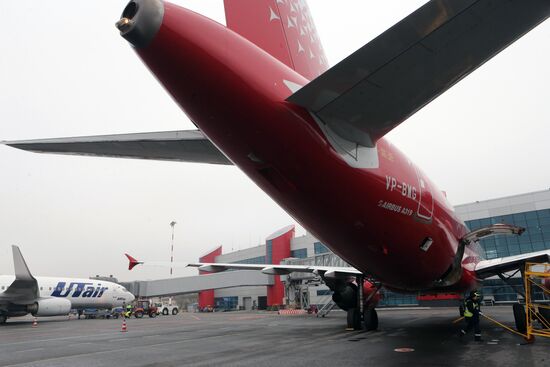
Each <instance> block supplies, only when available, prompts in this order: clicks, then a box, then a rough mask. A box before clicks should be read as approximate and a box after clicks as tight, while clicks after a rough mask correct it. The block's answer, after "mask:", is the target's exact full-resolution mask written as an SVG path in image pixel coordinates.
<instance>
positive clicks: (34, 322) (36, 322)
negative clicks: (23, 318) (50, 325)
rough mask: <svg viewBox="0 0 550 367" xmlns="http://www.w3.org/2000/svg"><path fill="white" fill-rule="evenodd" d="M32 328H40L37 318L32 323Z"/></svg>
mask: <svg viewBox="0 0 550 367" xmlns="http://www.w3.org/2000/svg"><path fill="white" fill-rule="evenodd" d="M32 327H38V321H36V317H35V318H34V320H33V322H32Z"/></svg>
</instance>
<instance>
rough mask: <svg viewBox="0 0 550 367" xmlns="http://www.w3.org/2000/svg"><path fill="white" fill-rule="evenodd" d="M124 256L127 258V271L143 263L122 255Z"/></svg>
mask: <svg viewBox="0 0 550 367" xmlns="http://www.w3.org/2000/svg"><path fill="white" fill-rule="evenodd" d="M124 255H126V257H127V258H128V261H129V262H130V263H129V264H128V270H132V269H133V268H134V266H136V265H139V264H143V261H137V260H136V259H134V258H133V257H132V256H130V255H128V254H124Z"/></svg>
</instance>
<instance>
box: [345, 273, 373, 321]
mask: <svg viewBox="0 0 550 367" xmlns="http://www.w3.org/2000/svg"><path fill="white" fill-rule="evenodd" d="M357 284H358V286H357V292H356V295H357V303H356V305H357V307H354V308H350V309H348V310H347V313H348V314H347V321H348V322H347V324H348V326H347V328H348V329H353V330H363V329H364V330H366V331H371V330H376V329H378V313H377V312H376V309H375V307H374V305H375V303H376V302H374V303H371V302H372V299H373V297H374V296H375V295H376V293H378V290H379V289H380V286H377V287H376V289H375V290H374V291H371V292H369V295H368V297H367V298H366V299H365V296H364V293H363V286H364V278H363V277H361V276H358V277H357Z"/></svg>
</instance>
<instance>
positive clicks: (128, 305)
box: [124, 304, 132, 318]
mask: <svg viewBox="0 0 550 367" xmlns="http://www.w3.org/2000/svg"><path fill="white" fill-rule="evenodd" d="M130 316H132V305H131V304H127V305H126V312H125V314H124V317H128V318H129V317H130Z"/></svg>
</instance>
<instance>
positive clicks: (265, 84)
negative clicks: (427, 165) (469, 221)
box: [136, 3, 475, 290]
mask: <svg viewBox="0 0 550 367" xmlns="http://www.w3.org/2000/svg"><path fill="white" fill-rule="evenodd" d="M164 6H165V10H164V17H163V20H162V25H161V27H160V29H159V31H158V33H157V34H156V36H155V37H154V39H153V41H152V42H151V43H150V44H149V45H148V46H146V47H143V48H137V49H136V51H137V53H138V54H139V56H140V57H141V58H142V59H143V61H144V62H145V64H146V65H147V66H148V67H149V68H150V70H151V71H152V72H153V73H154V74H155V75H156V77H157V78H158V80H159V81H160V82H161V83H162V84H163V85H164V87H165V88H166V89H167V91H168V92H169V93H170V94H171V95H172V96H173V98H174V99H175V101H176V102H177V103H178V104H179V106H180V107H181V108H182V110H183V111H184V112H185V113H186V114H187V115H188V116H189V118H190V119H191V120H192V121H193V122H194V123H195V124H196V125H197V126H198V127H199V128H200V129H201V130H202V131H203V132H204V134H205V135H206V136H208V138H209V139H210V140H211V141H212V142H213V143H214V144H215V145H216V146H217V147H218V148H219V149H220V150H221V151H223V152H224V154H225V155H226V156H227V157H228V158H229V159H230V160H231V161H232V162H233V163H234V164H235V165H236V166H238V167H239V168H240V169H242V170H243V171H244V172H245V173H246V174H247V175H248V176H249V177H250V178H251V179H252V180H253V181H254V182H255V183H256V184H257V185H258V186H259V187H260V188H261V189H262V190H264V191H265V192H266V193H267V194H268V195H269V196H270V197H271V198H273V199H274V200H275V201H276V202H277V203H278V204H279V205H280V206H281V207H283V208H284V209H285V210H286V211H287V212H288V213H289V214H290V215H291V216H292V217H294V218H295V219H296V220H297V221H299V222H300V223H301V224H302V225H303V226H304V227H305V228H306V229H307V230H308V231H310V232H311V233H312V234H313V235H315V236H316V237H317V238H319V239H320V240H321V241H322V242H323V243H325V244H326V245H327V246H328V247H330V248H331V249H332V250H333V251H334V252H335V253H336V254H338V255H339V256H341V257H342V258H343V259H344V260H345V261H347V262H349V263H350V264H352V265H353V266H355V267H356V268H357V269H359V270H361V271H363V272H365V273H366V274H370V275H372V276H374V277H376V278H377V279H379V280H380V281H382V283H383V284H385V285H386V286H389V287H390V288H393V289H397V290H428V289H431V288H433V287H434V282H435V281H437V280H439V279H441V277H442V276H443V275H444V274H445V273H446V272H448V270H449V268H450V266H451V264H452V263H453V260H454V258H455V255H456V253H457V248H458V243H459V239H460V238H461V237H462V236H464V235H465V234H466V233H467V228H466V227H465V225H464V223H463V222H462V221H461V220H460V219H459V218H458V217H457V216H456V215H455V214H454V212H453V209H452V207H451V206H450V205H449V204H448V203H447V201H446V199H445V197H444V195H443V194H442V193H441V192H440V190H438V189H437V188H436V186H435V185H434V184H433V183H432V182H431V181H430V180H429V179H428V178H427V177H426V176H425V175H424V174H423V173H422V172H421V171H420V170H419V169H418V168H417V167H416V166H415V165H414V164H413V163H411V161H410V160H409V159H408V158H407V157H406V156H405V155H404V154H403V153H401V152H400V151H399V150H398V149H397V148H396V147H394V146H393V145H392V144H391V143H389V142H388V141H387V140H385V139H383V138H382V139H381V140H379V141H378V142H377V148H376V149H377V153H378V154H377V155H378V161H379V163H378V167H377V168H355V167H352V166H350V165H349V164H348V163H346V161H345V160H343V159H342V156H341V155H340V154H338V152H337V151H336V150H335V149H334V148H333V146H332V145H331V143H330V142H329V140H328V139H327V137H326V136H325V134H324V133H323V131H322V130H321V128H320V127H319V124H318V123H317V122H316V120H315V119H314V118H313V116H312V115H311V114H310V113H309V112H308V111H306V110H304V109H303V108H301V107H298V106H296V105H293V104H291V103H288V102H286V101H285V99H286V98H287V97H289V96H290V95H291V94H292V91H291V90H290V89H289V87H287V85H286V84H285V82H284V81H285V80H286V81H290V82H293V83H296V84H299V85H305V84H307V83H308V80H307V79H305V78H304V77H302V76H301V75H299V74H298V73H296V72H295V71H294V70H292V69H291V68H289V67H287V66H286V65H284V64H283V63H281V62H280V61H278V60H277V59H275V58H274V57H272V56H271V55H269V54H268V53H266V52H265V51H263V50H262V49H260V48H259V47H257V46H255V45H254V44H253V43H251V42H249V41H248V40H246V39H245V38H243V37H241V36H239V35H238V34H236V33H234V32H233V31H231V30H229V29H227V28H226V27H224V26H223V25H220V24H218V23H216V22H214V21H212V20H210V19H208V18H205V17H203V16H201V15H198V14H196V13H193V12H191V11H189V10H186V9H184V8H181V7H177V6H175V5H172V4H169V3H165V5H164ZM426 239H431V241H433V243H432V244H431V246H430V247H429V248H428V249H427V250H423V249H421V245H422V244H423V243H425V241H426ZM474 283H475V279H474V277H473V275H472V273H471V272H469V271H467V270H464V272H463V273H462V278H461V281H460V282H459V283H457V284H455V285H454V289H456V290H464V289H466V288H469V287H472V286H473V285H474Z"/></svg>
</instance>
